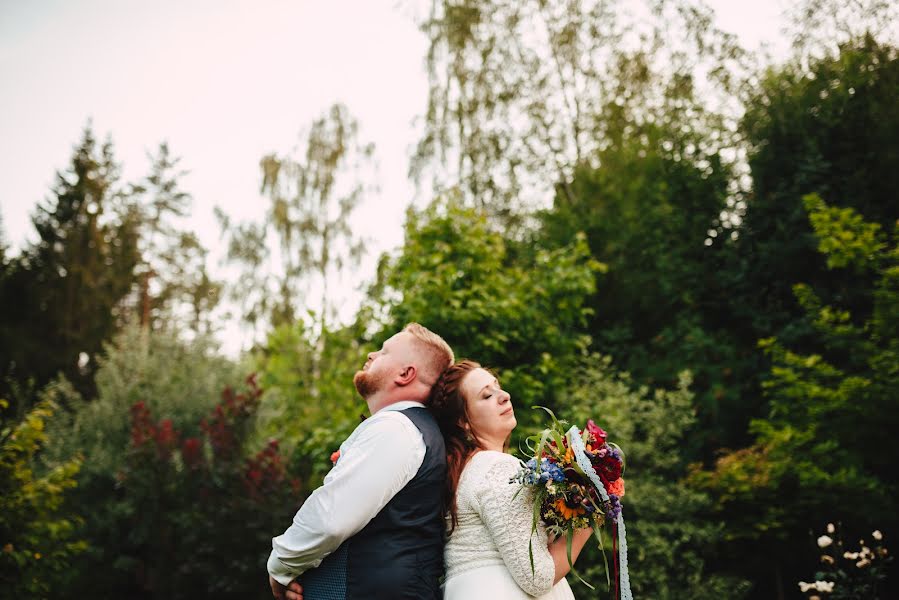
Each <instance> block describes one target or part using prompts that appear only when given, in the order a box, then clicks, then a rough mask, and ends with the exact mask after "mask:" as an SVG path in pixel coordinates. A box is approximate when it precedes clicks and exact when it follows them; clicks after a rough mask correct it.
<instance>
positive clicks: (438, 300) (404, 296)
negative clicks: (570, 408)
mask: <svg viewBox="0 0 899 600" xmlns="http://www.w3.org/2000/svg"><path fill="white" fill-rule="evenodd" d="M602 268H603V266H602V265H600V264H598V263H597V262H596V261H594V260H592V259H591V258H590V255H589V252H588V249H587V245H586V242H585V240H584V239H583V237H578V238H576V239H575V240H573V241H572V242H571V243H570V244H568V245H567V246H565V247H562V248H558V249H551V250H550V249H542V248H540V249H537V250H535V252H534V253H533V254H532V255H531V256H529V257H527V258H526V260H522V261H518V262H516V261H515V260H514V258H513V257H512V256H510V255H509V254H508V252H507V243H506V241H505V240H504V239H503V236H502V234H501V233H500V232H499V231H498V230H497V229H496V226H495V225H492V224H491V223H490V221H489V219H488V217H487V214H486V213H485V212H484V211H481V210H477V209H475V208H466V207H464V206H462V205H461V201H460V200H459V198H457V197H456V198H454V197H448V198H440V199H438V200H436V201H435V202H433V203H432V204H431V205H429V206H428V207H426V208H425V209H423V210H421V211H415V210H414V209H410V210H409V212H408V214H407V218H406V241H405V244H404V246H403V250H402V252H401V253H400V254H399V255H398V256H395V257H392V258H391V257H384V258H383V259H382V262H381V267H380V274H379V278H378V282H377V285H376V286H375V288H374V289H373V290H372V294H373V298H374V299H375V305H376V306H378V307H379V308H380V311H381V312H380V314H378V313H374V314H375V315H376V316H377V317H378V318H379V319H380V321H377V320H376V323H378V324H380V325H381V327H380V332H379V333H378V334H377V335H376V339H375V343H378V342H379V341H380V340H382V339H385V338H386V337H387V336H389V335H391V334H392V333H395V332H396V331H397V330H398V329H399V328H401V327H402V326H403V325H404V324H405V323H408V322H410V321H416V322H419V323H422V324H423V325H425V326H426V327H428V328H429V329H432V330H433V331H436V332H437V333H439V334H440V335H441V336H443V338H444V339H445V340H446V341H447V342H448V343H449V344H450V346H452V348H453V349H454V351H455V353H456V355H457V356H459V357H463V356H467V357H470V358H473V359H475V360H477V361H479V362H481V363H482V364H484V365H485V366H489V367H493V368H496V369H497V370H499V372H500V373H501V376H502V379H503V382H504V385H505V386H507V389H509V391H510V392H511V393H512V395H513V397H516V398H518V399H519V402H520V403H521V404H522V405H524V406H530V405H532V404H545V405H548V406H554V405H555V403H556V402H557V401H559V392H560V391H561V389H562V382H563V381H564V378H565V373H564V368H565V366H566V365H569V364H571V363H572V361H573V360H575V359H576V357H577V356H579V354H580V352H581V350H582V349H584V348H585V347H586V345H587V344H588V343H589V338H587V336H585V335H584V333H583V328H584V325H585V324H586V319H587V317H588V316H589V314H590V309H589V308H588V306H587V298H588V297H589V296H590V294H591V293H592V291H593V286H594V272H595V271H596V270H599V269H602Z"/></svg>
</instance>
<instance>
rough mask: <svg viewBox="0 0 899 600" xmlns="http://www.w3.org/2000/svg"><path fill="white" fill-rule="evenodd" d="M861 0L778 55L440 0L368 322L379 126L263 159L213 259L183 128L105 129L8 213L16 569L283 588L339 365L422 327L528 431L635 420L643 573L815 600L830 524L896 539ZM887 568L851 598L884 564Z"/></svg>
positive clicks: (603, 7) (891, 247) (888, 114)
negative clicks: (136, 136) (821, 543)
mask: <svg viewBox="0 0 899 600" xmlns="http://www.w3.org/2000/svg"><path fill="white" fill-rule="evenodd" d="M860 5H864V6H862V7H861V9H858V10H856V9H854V8H852V7H856V8H857V7H858V6H860ZM852 7H848V8H847V7H844V6H843V5H842V4H840V3H837V2H830V1H825V2H801V3H798V4H797V8H796V11H795V13H794V14H793V18H792V21H791V22H790V25H789V26H790V27H791V28H792V31H793V33H794V34H795V36H796V39H797V43H796V45H795V47H794V50H793V55H792V56H791V57H790V58H789V60H787V61H786V62H782V63H777V64H775V63H770V62H765V61H764V59H763V58H762V57H759V56H756V55H754V54H752V53H750V52H747V51H746V50H745V49H743V48H741V47H739V45H738V44H736V42H735V40H734V38H733V37H732V36H728V35H727V34H724V33H723V32H721V31H719V30H717V29H716V28H715V26H714V19H713V15H712V14H711V12H710V11H709V10H708V9H707V7H705V5H704V4H702V3H701V2H694V1H691V0H667V1H660V2H649V3H647V12H646V14H645V15H644V16H642V17H640V18H638V19H635V17H634V13H633V12H631V11H630V10H629V6H628V5H627V3H625V2H588V1H584V2H530V1H525V2H517V3H506V2H494V1H489V0H482V1H475V0H452V1H449V0H443V1H438V0H434V1H433V2H431V3H430V11H429V13H428V16H427V17H425V18H423V19H422V21H421V23H420V25H421V28H422V32H423V33H424V35H425V36H426V37H427V39H428V43H429V47H428V52H427V55H426V57H425V64H426V68H427V69H428V74H429V84H430V90H429V97H428V102H427V106H426V107H424V109H423V110H424V115H425V120H424V125H425V126H424V129H423V137H422V139H421V141H420V143H419V145H418V146H417V148H416V149H415V152H414V155H413V158H412V163H411V173H410V175H411V176H412V177H413V179H415V180H416V181H417V182H418V183H419V184H420V185H421V186H422V189H425V190H427V193H428V197H427V201H425V202H423V203H421V202H420V203H418V204H411V203H410V207H409V209H408V211H407V214H406V217H405V226H404V240H403V244H402V246H401V247H400V248H398V249H397V250H396V251H394V252H390V253H388V254H385V255H384V256H382V257H381V258H380V260H379V263H378V268H377V272H376V273H374V274H369V275H368V276H366V277H364V278H361V279H360V280H364V284H365V286H366V287H365V289H366V294H365V299H364V301H363V302H362V305H361V306H360V308H359V310H358V312H357V314H356V316H355V318H354V319H353V320H352V321H350V322H341V321H340V320H339V319H338V318H337V316H336V315H337V311H336V306H337V305H338V303H339V301H340V298H339V293H337V292H336V291H335V290H336V289H337V287H336V282H337V279H336V278H338V277H339V276H340V275H341V274H344V275H345V274H346V273H350V272H352V271H351V267H352V265H354V264H356V261H357V260H358V258H359V253H360V252H361V251H362V250H363V248H364V244H363V240H361V239H359V238H358V236H357V235H356V233H355V232H354V231H353V229H352V228H351V227H349V226H348V223H349V218H350V215H352V214H353V212H354V211H355V210H356V209H357V208H358V206H359V205H360V203H363V202H365V200H366V194H367V193H368V191H370V190H371V189H372V185H373V183H372V181H371V180H370V178H369V177H370V169H369V167H370V166H371V164H370V163H371V160H372V158H373V156H376V149H374V148H373V147H372V146H371V144H369V143H368V142H366V140H364V139H362V138H361V135H360V131H362V130H361V129H360V127H359V123H358V122H357V121H356V120H355V118H354V117H353V115H351V114H350V113H349V111H348V110H347V109H346V107H344V106H342V105H339V104H335V105H334V106H333V107H332V108H330V109H329V110H328V111H326V112H325V113H324V114H323V115H322V116H321V118H319V119H317V120H315V121H314V122H313V123H312V124H311V126H310V127H309V129H308V130H307V131H306V133H305V134H304V135H305V137H304V138H303V143H302V144H301V145H300V146H299V148H298V150H297V151H296V153H295V154H292V155H283V156H281V155H266V156H263V157H260V180H261V181H262V182H263V183H262V188H263V192H264V194H265V196H266V198H267V201H268V202H269V210H268V211H267V212H266V216H265V218H264V219H263V220H262V221H261V222H237V221H235V220H234V219H233V218H232V217H231V216H229V215H228V214H226V213H225V212H224V211H221V212H220V214H219V221H220V224H221V226H222V238H223V240H224V242H225V243H226V244H227V245H228V260H229V264H230V266H231V267H232V268H233V269H232V273H233V274H234V275H235V276H234V278H233V279H231V280H223V281H216V280H214V279H213V278H212V277H211V276H210V274H209V270H208V269H207V266H206V259H207V254H208V253H207V250H206V249H205V248H203V247H202V245H201V244H200V243H199V241H198V239H197V237H196V235H195V234H194V232H191V231H189V230H185V229H184V228H183V226H182V225H181V221H180V220H179V219H180V218H181V217H182V216H183V215H184V214H186V213H187V212H188V211H189V210H190V204H191V198H190V197H189V195H187V194H186V193H184V192H183V191H181V188H180V183H179V182H180V180H181V178H182V177H183V176H184V173H183V171H181V170H180V167H179V163H178V159H177V157H176V155H175V153H174V152H173V151H172V150H171V149H170V148H169V147H168V145H165V144H163V145H161V146H160V147H159V148H158V150H157V151H156V152H155V153H154V154H153V157H154V160H153V161H152V167H151V171H150V173H148V174H147V175H146V176H145V177H143V178H141V179H139V180H137V181H131V182H125V181H122V179H121V176H120V172H121V169H120V167H121V165H119V164H118V163H117V161H116V158H115V149H114V146H113V145H112V143H111V142H105V143H99V142H98V141H97V140H96V136H95V134H94V132H93V131H92V129H91V127H90V126H88V127H86V128H85V131H84V133H83V136H82V138H81V139H80V140H78V141H77V142H76V144H75V146H74V148H73V151H72V156H71V161H70V164H69V165H68V167H67V168H66V169H64V170H62V171H60V172H59V173H57V177H56V182H55V184H54V186H53V187H52V190H51V195H50V196H49V197H48V198H47V200H46V201H45V202H44V203H42V204H41V205H40V206H39V207H38V209H37V210H36V211H35V213H34V218H33V222H34V227H35V232H36V234H37V235H36V237H35V238H34V239H35V241H34V242H33V243H31V244H29V245H28V246H27V247H25V248H23V249H22V250H21V251H20V252H18V253H15V254H14V253H12V252H10V251H9V250H8V248H6V246H5V245H4V244H3V243H2V238H0V375H2V381H0V397H2V403H0V413H2V417H3V423H2V430H0V442H2V450H0V492H2V494H0V498H2V500H0V509H2V510H0V536H2V539H0V577H2V582H3V586H2V592H0V594H2V595H3V597H10V598H19V597H24V596H28V597H35V598H50V597H58V598H68V597H73V598H76V597H77V598H83V597H106V596H109V595H122V596H128V597H136V598H180V597H188V596H197V595H199V596H205V595H212V594H215V595H216V596H218V597H226V598H231V597H234V598H238V597H239V598H252V597H258V598H264V597H268V595H269V592H268V591H267V589H266V586H265V577H264V563H265V559H266V557H267V555H268V551H269V548H270V543H269V540H270V538H271V537H272V536H273V535H275V534H277V533H279V532H280V531H282V530H283V529H284V527H286V524H287V523H289V519H290V518H291V516H292V514H293V513H294V512H295V510H296V509H297V507H298V506H299V505H300V504H301V503H302V501H303V498H304V497H305V495H307V494H308V493H309V492H310V491H311V490H312V489H314V488H315V486H317V485H319V484H320V482H321V480H322V478H323V476H324V475H325V473H326V472H327V469H328V468H329V466H330V463H329V460H328V457H329V455H330V453H331V451H332V450H333V449H335V448H336V447H337V446H338V445H339V444H340V442H341V441H342V440H343V439H345V438H346V436H347V435H349V433H350V432H351V431H352V430H353V428H354V427H355V426H356V425H357V424H358V422H359V419H360V416H364V414H363V413H364V411H365V405H364V403H362V402H361V401H360V399H358V398H357V397H356V396H355V394H354V391H353V389H352V384H351V380H352V374H353V373H354V372H355V370H356V369H357V368H358V365H360V364H361V363H362V362H363V360H364V355H365V353H366V352H368V351H371V350H373V349H375V348H377V347H378V346H379V345H380V343H381V342H382V341H383V340H384V339H386V338H387V337H388V336H389V335H391V334H392V333H393V332H395V331H396V330H397V329H398V328H400V327H401V326H402V325H403V324H405V323H407V322H409V321H418V322H421V323H423V324H425V325H426V326H428V327H429V328H431V329H433V330H435V331H437V332H439V333H440V334H441V335H443V336H444V338H445V339H446V340H447V341H448V342H449V343H450V344H451V345H452V346H453V347H454V349H455V351H456V355H457V356H458V357H470V358H473V359H476V360H478V361H480V362H482V363H483V364H485V365H488V366H490V367H492V368H494V369H495V370H496V371H497V373H498V374H499V377H500V379H501V381H502V382H503V385H504V387H505V388H506V389H508V390H509V391H510V393H511V394H512V397H513V400H514V402H515V403H516V405H517V407H518V409H519V410H518V411H517V415H518V417H519V428H518V430H517V435H519V436H524V435H527V434H529V433H530V432H533V430H534V429H536V428H538V427H540V426H541V424H542V421H541V417H540V415H539V414H538V413H537V412H535V411H530V410H529V409H528V407H530V406H532V405H535V404H540V405H544V406H548V407H551V408H553V410H555V411H556V413H557V414H559V415H560V416H562V417H563V418H565V419H569V420H571V421H572V422H575V423H582V422H583V421H584V420H586V419H587V418H594V419H596V420H597V421H598V422H600V424H601V425H602V426H603V427H604V428H606V429H607V430H608V431H609V432H610V434H611V435H612V437H613V438H614V439H615V441H616V442H618V443H620V445H621V446H622V447H623V448H624V449H625V450H626V452H627V457H628V463H627V464H628V471H627V475H626V478H627V481H628V489H627V495H626V497H625V499H624V506H625V513H626V515H627V519H628V523H629V527H628V531H629V546H630V549H631V573H632V577H633V587H634V591H635V593H636V594H637V596H638V597H642V598H661V599H669V598H670V599H678V598H684V599H687V598H690V599H694V598H765V599H768V598H800V597H803V594H802V593H801V592H800V589H799V586H798V582H799V581H808V580H810V579H812V578H814V577H815V573H816V572H823V571H826V569H823V568H822V565H821V563H820V555H819V554H818V549H817V548H816V546H815V539H816V536H817V535H819V533H820V532H821V531H824V530H825V528H826V526H827V524H828V523H839V524H840V530H841V532H842V534H843V535H844V537H846V539H866V538H868V537H869V536H870V533H871V532H872V531H873V530H874V529H879V530H880V531H882V532H883V533H884V535H885V536H886V538H885V542H884V543H885V544H889V543H890V540H891V539H892V535H894V534H895V532H896V531H897V525H899V518H897V516H896V513H895V510H894V499H895V498H896V497H897V492H899V489H897V485H899V481H897V480H896V477H895V472H896V463H897V458H899V443H897V441H896V438H895V436H894V435H893V432H894V431H895V430H896V427H897V425H899V423H897V422H896V420H897V418H899V417H897V415H899V410H897V408H899V406H897V401H899V400H897V396H896V394H895V390H896V389H897V384H899V381H897V376H899V369H897V365H899V335H897V327H899V280H897V277H899V265H897V259H899V250H897V246H896V239H897V219H899V197H897V195H896V192H895V190H896V189H899V185H897V184H899V181H897V180H896V178H897V177H899V175H897V174H899V116H897V115H899V112H897V111H896V98H899V57H897V46H896V40H895V39H893V38H891V37H890V35H889V33H888V29H885V28H884V27H883V25H884V23H886V24H890V23H892V24H895V22H896V21H895V17H896V14H895V9H894V8H892V7H891V5H890V3H883V2H878V1H874V0H871V1H868V2H864V3H860V4H858V3H856V4H853V5H852ZM535 24H537V25H539V27H537V30H538V31H539V35H537V34H535V33H534V31H535V27H536V25H535ZM885 31H886V32H887V33H885ZM312 290H315V293H313V292H312ZM319 292H321V293H319ZM223 298H228V299H229V300H230V301H231V302H232V303H233V304H234V306H236V307H237V312H238V313H239V314H235V315H232V317H231V318H235V319H241V320H242V321H243V322H244V323H246V324H248V326H249V327H250V328H251V329H252V331H253V332H254V334H255V335H256V338H255V344H254V346H253V348H252V349H251V350H250V351H248V352H246V353H245V354H244V355H243V356H240V357H239V358H237V359H235V358H232V357H228V356H226V355H225V354H224V353H223V352H222V351H221V349H220V348H219V346H218V343H217V342H216V338H215V335H214V332H215V331H216V329H217V328H218V326H219V325H220V324H221V323H220V320H221V319H222V318H223V317H222V312H221V311H220V310H218V308H220V304H219V303H220V301H221V300H222V299H223ZM251 374H252V375H251ZM513 446H514V444H513ZM875 560H877V559H876V558H875ZM875 566H876V568H877V570H876V571H875V570H874V569H872V570H871V571H867V572H865V571H864V569H865V568H866V567H856V568H857V569H859V570H860V573H861V575H859V576H857V577H856V576H846V577H843V578H841V579H840V582H839V584H838V585H839V586H841V587H840V589H839V593H840V594H841V597H866V598H870V597H882V598H886V597H891V596H892V595H893V594H895V592H896V589H895V586H896V575H895V573H894V572H893V571H894V567H892V566H891V565H889V564H887V563H886V562H884V563H878V564H877V565H875ZM579 567H581V571H582V572H583V573H584V574H585V576H586V577H587V578H588V579H590V580H591V581H594V582H599V581H602V580H604V579H605V576H604V574H603V572H602V569H603V567H602V560H601V558H600V557H599V555H598V554H597V552H596V550H594V549H588V550H587V551H586V552H585V554H584V556H583V558H582V559H581V562H580V563H579ZM871 573H876V577H875V576H874V575H871V576H870V577H867V578H865V577H864V575H866V574H871ZM822 576H823V575H822ZM861 581H864V583H863V584H862V583H858V586H863V587H859V588H858V589H856V588H854V587H853V586H854V585H856V583H853V582H861ZM576 593H577V594H578V596H579V597H590V594H591V593H590V592H589V591H588V590H586V589H585V588H579V589H577V590H576ZM596 594H598V597H604V596H603V595H602V594H603V590H602V589H601V587H600V589H599V591H598V592H597V593H596ZM853 594H854V595H853Z"/></svg>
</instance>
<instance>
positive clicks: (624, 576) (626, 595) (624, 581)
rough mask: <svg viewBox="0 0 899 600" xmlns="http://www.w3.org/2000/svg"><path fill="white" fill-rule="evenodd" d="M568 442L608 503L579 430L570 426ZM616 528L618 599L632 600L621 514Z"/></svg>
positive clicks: (607, 495) (579, 462) (625, 538)
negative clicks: (618, 566)
mask: <svg viewBox="0 0 899 600" xmlns="http://www.w3.org/2000/svg"><path fill="white" fill-rule="evenodd" d="M568 441H569V443H570V444H571V446H570V447H571V450H572V452H573V453H574V459H575V460H576V461H577V464H578V466H580V467H581V469H582V470H583V471H584V473H586V475H587V477H588V478H589V479H590V483H592V484H593V486H594V487H595V488H596V491H598V492H599V495H600V497H601V498H602V499H603V502H608V501H609V494H608V493H607V492H606V487H605V486H604V485H603V484H602V481H600V479H599V477H598V476H597V475H596V471H595V470H594V469H593V465H592V464H591V463H590V459H589V458H587V455H586V454H585V453H584V451H585V450H586V449H585V448H584V440H583V439H582V438H581V430H580V429H578V428H577V426H576V425H572V426H571V429H569V430H568ZM616 526H617V529H618V563H619V565H621V567H620V569H621V571H620V573H619V581H618V585H619V588H618V589H619V590H620V592H621V595H620V596H619V597H620V598H621V600H633V599H634V596H633V594H632V593H631V581H630V576H629V575H628V571H627V536H626V534H625V529H624V515H623V513H622V512H619V513H618V519H617V520H616Z"/></svg>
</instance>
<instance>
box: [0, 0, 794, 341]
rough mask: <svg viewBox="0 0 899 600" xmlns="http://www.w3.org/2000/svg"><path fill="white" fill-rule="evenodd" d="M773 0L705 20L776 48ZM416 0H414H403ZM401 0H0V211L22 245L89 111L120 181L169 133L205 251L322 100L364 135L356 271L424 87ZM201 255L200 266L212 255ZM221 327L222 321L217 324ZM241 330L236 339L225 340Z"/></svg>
mask: <svg viewBox="0 0 899 600" xmlns="http://www.w3.org/2000/svg"><path fill="white" fill-rule="evenodd" d="M785 1H786V0H753V2H745V1H742V0H714V1H711V2H709V4H710V5H711V6H713V7H714V8H715V10H716V12H717V13H718V16H719V26H720V27H721V28H722V29H724V30H726V31H730V32H733V33H736V34H737V35H738V36H739V37H740V39H741V40H742V41H743V43H744V45H746V46H748V47H750V48H756V47H758V45H759V44H760V43H762V42H767V43H769V44H771V45H773V47H774V49H775V52H776V53H779V52H780V51H782V49H783V48H785V44H784V41H783V39H782V37H781V35H780V28H781V26H782V21H781V18H780V14H781V11H782V9H783V7H784V6H785ZM415 6H419V8H418V9H415V8H414V7H415ZM415 10H419V11H420V13H421V14H424V13H425V12H426V5H425V7H421V5H417V4H416V3H414V2H410V1H406V0H403V1H401V2H398V1H397V0H356V1H352V2H351V1H347V0H320V1H312V0H256V1H253V2H249V1H244V2H241V1H236V0H156V1H154V2H146V1H137V0H77V1H74V0H28V1H22V0H0V82H2V93H0V181H2V182H3V183H2V186H0V215H2V227H3V233H4V238H5V239H6V240H7V242H8V243H10V244H11V245H12V246H13V248H20V247H21V246H22V245H23V244H24V243H25V242H26V240H29V239H33V236H34V233H33V228H32V226H31V223H30V215H31V214H32V212H33V210H34V207H35V205H36V204H37V203H38V202H39V201H40V200H42V199H43V198H45V197H46V195H47V194H48V190H49V187H50V185H51V184H52V183H53V179H54V174H55V172H56V170H59V169H65V168H66V167H67V166H68V160H69V158H70V156H71V152H72V148H73V146H74V145H75V144H76V143H77V142H78V141H79V139H80V137H81V132H82V129H83V127H84V125H85V124H86V122H87V121H88V119H91V120H92V122H93V128H94V132H95V134H96V135H97V136H98V137H100V139H105V137H106V136H107V135H111V136H112V140H113V142H114V145H115V154H116V157H117V159H118V160H119V161H120V162H121V163H123V167H124V169H123V180H124V181H136V180H137V179H138V178H140V177H142V176H144V175H145V174H146V173H147V172H148V170H149V163H148V161H147V158H146V153H147V152H148V151H155V149H156V147H157V146H158V145H159V143H160V142H161V141H164V140H166V141H168V143H169V147H170V149H171V151H172V152H173V154H174V155H175V156H180V157H181V159H182V160H181V167H182V168H184V169H186V170H189V171H190V174H189V175H188V176H186V177H185V178H184V179H183V180H182V182H181V183H182V188H183V189H184V190H185V191H187V192H189V193H190V194H191V195H192V196H193V216H192V223H193V224H194V225H195V227H196V231H197V233H198V234H199V235H200V237H201V240H202V241H203V242H204V244H205V245H206V246H207V247H208V248H210V249H211V250H212V252H213V256H214V257H215V258H214V260H213V262H215V261H216V260H217V259H218V257H219V256H220V252H221V251H222V249H221V247H220V246H221V244H220V242H219V240H218V235H219V232H218V227H217V225H216V223H215V221H214V219H213V216H212V215H213V212H212V211H213V207H214V206H216V205H218V206H221V207H222V208H223V209H224V210H225V211H226V212H227V213H229V214H230V215H231V216H232V217H233V218H235V219H238V220H246V219H258V218H260V217H261V215H262V214H263V212H264V210H265V206H266V200H265V199H264V198H262V197H261V196H260V195H259V181H260V174H259V159H260V158H261V157H262V156H263V155H265V154H267V153H269V152H277V153H279V154H284V153H286V152H288V151H289V150H290V149H291V148H292V147H293V146H294V145H295V144H296V142H297V139H298V135H299V134H300V132H301V131H302V130H303V129H304V127H307V126H308V125H309V124H310V123H311V121H312V120H313V119H315V118H317V117H318V116H320V115H321V114H322V112H323V111H324V110H325V109H327V108H328V107H329V106H330V105H331V104H333V103H334V102H343V103H344V104H346V106H347V107H348V109H349V111H350V113H351V114H352V115H353V116H354V117H355V118H356V119H358V120H359V122H360V124H361V129H360V137H361V138H362V140H363V141H371V142H374V144H375V147H376V149H375V156H376V159H377V163H378V173H379V176H378V180H377V183H378V184H379V186H380V193H378V194H375V195H372V196H369V197H368V198H367V199H366V200H365V202H364V204H363V205H362V206H361V207H360V209H359V210H358V212H357V214H356V218H355V223H356V225H355V227H356V231H357V232H358V233H359V234H360V235H362V236H364V237H365V238H367V239H369V240H370V245H369V253H368V260H367V261H366V262H365V263H363V266H362V269H361V271H360V277H357V281H358V280H369V279H371V278H372V277H373V276H374V265H375V260H376V259H377V257H378V255H379V254H380V253H381V252H382V251H385V250H390V249H392V248H396V247H398V246H399V245H400V244H401V243H402V221H403V217H404V210H405V208H406V206H408V204H409V203H410V201H412V200H413V196H414V188H413V186H412V185H411V184H410V183H409V181H408V179H407V171H408V164H409V155H410V153H411V150H412V148H413V146H414V144H415V143H416V142H417V140H418V137H419V132H420V126H419V125H416V124H415V123H416V120H417V119H420V118H421V116H422V115H423V113H424V110H425V107H426V100H427V76H426V73H425V64H424V60H425V52H426V50H427V43H426V40H425V38H424V35H423V34H421V33H420V32H419V31H418V28H417V26H416V25H415V17H416V16H418V15H416V14H415V13H414V11H415ZM212 266H214V265H212ZM231 335H232V336H233V335H234V334H233V333H232V334H231ZM230 343H231V344H233V343H239V342H234V341H233V340H232V342H230Z"/></svg>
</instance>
